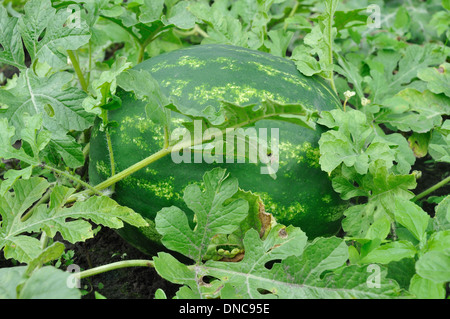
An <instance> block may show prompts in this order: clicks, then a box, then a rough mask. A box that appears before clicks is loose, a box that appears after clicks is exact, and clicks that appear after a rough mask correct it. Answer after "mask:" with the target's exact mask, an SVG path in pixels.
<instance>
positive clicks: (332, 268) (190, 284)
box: [154, 225, 401, 299]
mask: <svg viewBox="0 0 450 319" xmlns="http://www.w3.org/2000/svg"><path fill="white" fill-rule="evenodd" d="M280 227H281V225H280ZM280 227H278V228H274V229H272V231H271V232H270V233H269V235H268V237H267V239H266V240H261V239H260V238H259V235H258V233H257V232H256V231H255V230H249V231H248V232H247V233H246V236H245V239H244V245H245V252H246V253H245V256H244V259H243V260H241V261H239V262H234V263H229V262H223V261H213V260H209V261H207V262H206V263H205V264H203V265H193V266H186V265H184V264H182V263H180V262H179V261H177V260H176V259H175V258H174V257H172V256H170V255H169V254H166V253H159V254H158V257H155V258H154V261H155V268H156V270H157V271H158V273H159V274H160V275H161V276H162V277H163V278H165V279H167V280H170V281H172V282H174V283H178V284H185V285H186V286H184V287H183V288H182V289H180V292H179V295H184V296H187V295H189V296H191V298H192V297H194V296H195V297H197V298H210V297H218V296H220V297H221V298H231V297H234V298H235V297H236V296H238V297H239V298H243V299H252V298H255V299H261V298H289V299H292V298H300V299H308V298H311V299H313V298H358V299H361V298H377V299H379V298H395V297H400V296H401V291H400V288H399V287H398V285H397V284H396V283H395V282H393V281H392V280H388V279H386V278H385V273H384V271H381V268H380V272H379V273H378V274H377V275H378V278H377V282H376V283H373V282H372V277H373V275H372V273H371V270H370V269H369V267H368V266H364V267H360V266H356V265H353V266H348V267H344V268H342V266H344V265H345V263H346V261H347V259H348V252H347V251H348V249H347V245H346V244H345V242H344V240H342V239H338V238H336V237H330V238H319V239H317V240H315V241H313V242H312V243H310V244H308V245H306V237H305V235H304V233H303V232H301V231H299V229H298V228H295V227H288V228H284V227H282V228H280ZM305 245H306V246H305ZM280 259H281V260H282V261H281V262H278V263H277V262H275V263H274V264H273V265H272V266H271V267H268V266H267V265H268V264H269V263H271V262H273V261H275V260H280ZM205 277H208V279H209V283H208V284H205V283H204V282H203V278H205ZM211 278H213V279H211ZM375 284H376V286H375Z"/></svg>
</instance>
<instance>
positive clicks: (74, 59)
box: [67, 50, 88, 93]
mask: <svg viewBox="0 0 450 319" xmlns="http://www.w3.org/2000/svg"><path fill="white" fill-rule="evenodd" d="M67 54H68V55H69V59H70V61H71V62H72V65H73V69H74V70H75V73H76V74H77V77H78V81H79V82H80V85H81V88H82V89H83V91H84V92H86V93H87V92H88V85H87V82H86V80H85V79H84V76H83V72H82V71H81V68H80V64H79V63H78V59H77V57H76V56H75V54H74V53H73V51H72V50H67Z"/></svg>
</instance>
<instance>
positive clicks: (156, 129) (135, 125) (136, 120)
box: [119, 115, 164, 150]
mask: <svg viewBox="0 0 450 319" xmlns="http://www.w3.org/2000/svg"><path fill="white" fill-rule="evenodd" d="M134 129H138V130H139V132H140V133H141V134H144V133H146V135H145V136H146V138H148V136H149V134H148V133H149V132H152V133H153V134H152V135H151V139H152V141H153V142H154V143H156V144H157V145H158V146H159V147H160V148H162V147H163V146H164V131H163V128H162V127H161V126H160V125H156V124H155V123H154V122H152V121H151V120H149V119H147V118H146V117H143V116H138V115H135V116H133V117H131V116H125V117H124V118H123V119H122V121H121V122H120V125H119V131H120V132H119V134H120V136H121V142H122V143H125V144H134V145H136V146H137V147H139V149H140V150H150V149H151V147H150V144H149V143H151V141H148V140H147V139H146V138H144V137H143V136H142V135H141V136H130V135H129V132H130V131H132V130H134Z"/></svg>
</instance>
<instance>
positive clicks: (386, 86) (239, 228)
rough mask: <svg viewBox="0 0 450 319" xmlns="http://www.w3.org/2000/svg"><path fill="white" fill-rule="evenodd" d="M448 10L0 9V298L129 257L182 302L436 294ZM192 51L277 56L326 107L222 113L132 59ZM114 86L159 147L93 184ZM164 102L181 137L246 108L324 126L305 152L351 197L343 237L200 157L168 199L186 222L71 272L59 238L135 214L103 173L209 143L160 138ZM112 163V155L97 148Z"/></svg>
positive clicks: (60, 285) (36, 292) (51, 289)
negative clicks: (324, 88) (200, 170)
mask: <svg viewBox="0 0 450 319" xmlns="http://www.w3.org/2000/svg"><path fill="white" fill-rule="evenodd" d="M377 14H379V15H377ZM449 17H450V4H449V1H447V0H442V1H440V0H433V1H419V0H411V1H407V2H403V3H401V2H398V1H376V4H375V5H374V4H371V3H369V2H367V1H336V0H326V1H317V0H311V1H296V0H258V1H256V0H255V1H252V0H249V1H234V0H219V1H203V0H200V1H191V0H188V1H177V0H170V1H169V0H166V1H164V0H158V1H153V0H148V1H147V0H135V1H126V2H121V1H109V0H102V1H89V0H76V1H56V0H30V1H6V2H2V5H0V30H1V33H0V84H1V86H0V159H1V162H0V259H1V261H2V265H3V264H5V265H6V264H7V263H8V262H9V267H4V268H1V269H0V298H81V296H82V293H81V290H80V289H79V288H77V287H76V285H69V284H68V283H69V282H71V283H74V282H76V281H77V280H78V279H83V278H86V277H89V276H93V275H96V274H99V273H102V272H104V271H112V270H114V269H117V268H123V267H129V266H144V267H154V269H155V270H156V272H157V273H158V274H159V276H161V277H162V278H164V279H165V280H167V281H170V282H172V283H175V284H178V285H180V288H179V289H178V291H177V292H176V294H175V295H174V296H170V297H174V298H178V299H183V298H188V299H189V298H222V299H227V298H241V299H251V298H268V299H270V298H285V299H290V298H301V299H307V298H329V299H331V298H358V299H359V298H361V299H362V298H419V299H425V298H436V299H444V298H448V296H449V283H450V273H449V269H450V195H449V193H448V182H449V181H450V177H449V171H450V170H449V169H448V168H449V166H448V165H449V163H450V140H449V138H450V137H449V136H450V135H449V132H450V125H449V123H450V122H449V119H448V116H449V115H450V94H449V87H450V77H449V76H448V70H449V58H450V49H449V46H448V40H449V36H450V33H449V31H448V29H449V28H448V26H449V22H448V21H449ZM205 44H208V45H211V44H213V45H214V44H220V45H224V44H225V45H234V46H239V47H243V48H248V49H253V50H259V51H262V52H266V53H270V54H272V55H275V56H278V57H282V58H284V59H288V60H291V61H292V63H295V66H296V67H297V69H298V71H299V72H301V73H302V74H303V75H305V76H307V77H311V76H315V77H321V78H322V79H323V80H324V81H325V82H326V83H327V85H328V86H329V87H330V90H332V91H334V93H336V94H337V96H338V97H339V101H336V104H339V102H340V104H339V105H338V106H337V107H336V109H334V110H329V111H322V112H319V111H315V110H311V109H309V108H308V107H305V106H304V105H302V104H296V103H279V102H276V101H273V100H270V99H267V100H265V101H262V103H261V104H260V105H259V106H258V107H257V106H256V105H253V104H252V105H247V106H242V105H238V104H236V103H231V102H229V101H221V108H220V110H214V111H213V110H212V109H206V112H202V113H199V112H195V110H192V109H189V108H186V107H185V105H184V104H183V101H180V100H173V99H169V98H168V97H167V96H165V95H164V94H163V93H162V90H161V88H160V86H159V85H158V83H157V82H156V81H155V79H153V77H152V74H151V73H150V72H147V71H144V70H138V69H135V68H133V67H134V66H136V65H137V64H139V63H140V62H142V61H144V60H146V59H152V58H153V57H156V56H159V55H160V54H162V53H165V52H170V51H174V50H177V49H181V48H186V47H190V46H192V45H200V46H201V45H205ZM119 91H127V92H129V93H130V94H132V95H133V96H134V97H135V98H136V99H138V100H141V101H144V102H145V114H146V116H147V118H146V119H147V120H148V121H150V122H152V123H155V124H157V125H160V126H161V127H163V128H164V130H163V131H162V133H161V134H162V135H163V139H164V145H163V147H162V149H161V150H159V151H157V152H156V153H154V154H148V155H147V157H146V158H145V159H144V160H142V161H141V162H138V163H135V164H134V165H132V166H130V167H128V168H126V169H124V170H123V171H118V172H117V171H115V166H114V165H112V166H111V169H110V173H111V174H110V175H111V177H110V178H108V179H107V180H106V181H104V182H102V183H100V184H98V185H91V184H90V183H89V176H88V170H87V167H88V164H89V154H90V151H91V150H90V138H91V132H92V128H93V126H94V123H95V122H97V123H100V129H101V130H102V132H104V133H105V140H106V141H107V143H109V144H110V142H111V138H110V135H109V133H110V131H111V129H112V128H117V127H118V125H119V123H117V122H115V121H111V120H110V118H109V117H108V115H109V114H110V113H109V112H110V111H112V110H115V109H118V108H121V107H122V100H121V98H120V94H118V92H119ZM341 105H342V107H341ZM171 112H176V113H177V114H179V115H180V116H183V118H184V119H185V122H184V123H183V125H184V127H185V129H186V130H187V131H188V132H193V129H194V127H193V121H194V120H197V121H200V122H201V123H202V130H203V132H205V131H206V130H207V129H217V130H219V131H221V132H222V131H226V129H228V128H239V127H244V126H248V125H253V124H254V123H255V122H256V121H257V120H260V119H272V120H273V119H275V120H281V121H286V122H290V123H293V124H296V125H300V126H303V127H307V128H309V129H312V130H313V129H315V128H317V127H318V126H319V125H320V126H321V127H324V128H326V130H325V131H324V132H323V133H322V134H321V137H320V140H319V150H318V156H319V161H318V165H319V166H320V169H321V170H322V171H324V172H326V173H327V174H328V175H329V178H330V181H331V183H332V186H333V189H334V191H335V192H336V193H338V194H339V196H340V197H341V198H342V199H343V200H345V201H346V202H347V203H348V204H349V205H348V208H347V209H346V210H345V212H344V218H343V219H342V224H341V226H342V227H341V230H342V231H341V232H340V233H339V234H336V235H335V236H325V237H324V236H322V237H318V238H314V239H313V238H308V236H307V235H306V234H305V232H304V231H303V230H302V229H301V228H299V227H294V226H292V225H283V224H281V223H279V222H277V221H276V220H275V219H274V218H273V216H271V215H270V214H269V213H268V212H266V210H265V207H266V206H265V204H267V203H265V202H264V200H263V198H262V197H260V196H258V195H256V194H254V193H252V190H247V191H243V190H242V189H240V187H239V180H238V179H237V178H236V177H235V176H233V175H232V174H230V173H229V172H228V171H226V170H225V169H221V168H215V169H212V170H208V171H205V172H204V175H203V180H192V181H191V182H192V184H190V185H189V186H188V187H187V188H186V189H185V190H184V193H183V194H182V196H183V197H182V199H183V202H184V203H185V204H186V206H185V207H187V209H189V210H190V211H191V212H193V213H194V215H195V218H194V220H193V221H189V220H188V218H187V213H188V211H187V209H186V208H185V209H181V208H179V207H176V206H171V207H165V208H163V209H161V210H160V211H159V212H158V213H157V215H156V219H155V220H154V223H155V229H156V231H157V232H158V235H159V236H160V237H161V242H162V244H163V245H164V246H165V247H164V248H165V250H164V251H160V252H158V253H157V254H156V255H155V256H149V259H148V260H123V261H120V262H119V263H112V264H107V265H95V266H101V267H94V268H92V269H87V270H84V271H82V272H81V273H78V274H76V275H71V274H70V273H68V272H66V271H65V269H63V267H61V265H60V263H58V262H57V260H58V259H59V258H61V256H62V255H63V254H64V252H65V250H66V247H65V245H64V244H63V243H62V242H61V241H60V240H59V239H58V238H62V239H63V240H64V241H66V242H70V243H79V242H83V241H86V240H89V239H90V238H92V237H94V236H96V231H95V229H94V227H95V226H96V225H98V226H101V227H109V228H113V229H120V228H122V227H124V225H125V224H131V225H134V226H135V227H143V226H147V225H148V224H149V222H150V221H148V220H146V219H144V218H143V217H142V216H141V215H139V214H137V213H135V212H134V211H133V210H132V209H130V208H129V207H126V206H121V205H119V204H118V203H117V202H116V201H114V200H113V199H112V198H111V195H112V194H113V193H114V191H115V189H114V187H115V184H116V183H117V182H119V181H121V180H126V179H127V178H128V177H130V176H131V175H132V174H133V173H135V172H137V171H139V170H143V169H149V170H151V167H152V163H154V162H156V161H158V160H160V159H161V158H163V157H166V156H168V155H169V154H170V153H171V152H172V151H174V150H175V151H177V150H180V149H182V148H184V147H192V146H196V145H200V144H203V143H205V142H208V141H209V139H210V138H211V137H209V139H208V136H207V137H205V138H202V139H201V140H195V139H193V140H191V141H187V142H186V144H183V143H181V144H180V141H179V140H178V139H171V137H170V134H168V133H169V123H170V117H171V114H172V113H171ZM119 129H120V127H119ZM191 135H192V136H193V134H191ZM108 156H109V158H110V159H111V162H112V163H114V152H113V150H112V148H111V147H109V154H108ZM273 177H274V178H276V176H273ZM430 180H432V182H430ZM311 187H314V185H311ZM152 222H153V221H152ZM17 263H21V264H22V265H21V266H14V265H16V264H17ZM148 297H152V296H148ZM168 297H169V296H168V295H167V294H166V293H165V292H164V291H163V290H162V289H158V290H157V292H156V293H155V298H168Z"/></svg>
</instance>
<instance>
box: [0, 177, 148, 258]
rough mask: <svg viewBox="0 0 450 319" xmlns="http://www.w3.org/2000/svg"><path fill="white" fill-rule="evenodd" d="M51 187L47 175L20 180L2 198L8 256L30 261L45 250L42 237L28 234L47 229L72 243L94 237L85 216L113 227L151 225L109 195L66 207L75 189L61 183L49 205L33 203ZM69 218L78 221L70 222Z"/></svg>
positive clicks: (0, 227) (0, 235)
mask: <svg viewBox="0 0 450 319" xmlns="http://www.w3.org/2000/svg"><path fill="white" fill-rule="evenodd" d="M49 187H50V184H49V183H48V182H47V181H46V180H45V179H44V178H40V177H31V178H30V179H28V180H23V179H20V180H18V181H17V182H16V183H15V184H14V186H13V191H14V192H7V193H6V194H4V195H3V196H2V197H0V215H1V217H2V222H1V224H0V248H4V254H5V257H6V258H14V259H16V260H18V261H20V262H30V261H31V260H32V259H34V258H36V257H37V256H38V255H39V254H40V253H41V252H42V249H41V244H40V242H39V240H38V239H36V238H34V237H32V236H28V235H25V234H26V233H36V232H41V231H44V232H45V233H46V235H47V236H49V237H50V238H53V237H54V236H55V235H56V233H57V232H59V233H61V235H62V236H63V238H64V239H65V240H67V241H69V242H71V243H75V242H79V241H85V240H86V239H88V238H92V237H93V236H94V233H93V231H92V225H91V224H90V223H89V222H87V221H85V220H83V219H90V220H91V221H92V222H94V223H97V224H99V225H104V226H106V227H110V228H121V227H123V225H124V224H123V223H124V222H126V223H129V224H131V225H134V226H137V227H140V226H147V222H146V221H145V220H144V219H143V218H142V217H141V216H140V215H138V214H136V213H134V212H133V211H132V210H131V209H130V208H127V207H122V206H119V205H118V204H117V203H116V202H115V201H114V200H112V199H110V198H108V197H106V196H100V197H97V196H94V197H91V198H89V199H88V200H86V201H84V202H83V201H79V202H76V203H75V204H74V205H73V206H71V207H64V205H65V202H66V201H67V199H68V197H69V196H70V195H71V194H72V193H73V192H74V189H70V188H67V187H63V186H59V185H58V186H55V187H54V188H53V189H52V191H51V194H50V203H49V205H48V206H47V205H46V204H39V203H38V204H37V205H35V206H33V203H34V202H36V201H37V200H38V199H40V198H41V197H42V196H43V195H44V193H46V192H47V191H48V189H49ZM30 208H33V209H34V211H33V213H32V214H31V216H29V217H28V218H25V219H24V218H23V215H24V213H25V212H26V211H28V210H29V209H30ZM28 213H29V212H28ZM69 218H71V219H75V220H73V221H68V219H69Z"/></svg>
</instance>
